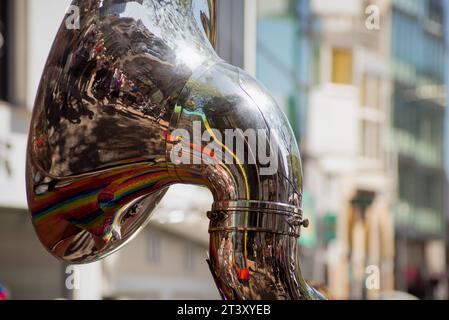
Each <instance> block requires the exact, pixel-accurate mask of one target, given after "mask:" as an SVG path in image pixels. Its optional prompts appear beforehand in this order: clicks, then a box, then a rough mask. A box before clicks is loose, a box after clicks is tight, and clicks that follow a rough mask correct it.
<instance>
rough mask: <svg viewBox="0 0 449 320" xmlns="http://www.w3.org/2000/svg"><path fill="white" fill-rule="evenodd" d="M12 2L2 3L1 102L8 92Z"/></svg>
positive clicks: (0, 44) (0, 29) (0, 7)
mask: <svg viewBox="0 0 449 320" xmlns="http://www.w3.org/2000/svg"><path fill="white" fill-rule="evenodd" d="M10 4H11V2H10V1H5V0H2V1H0V100H6V98H7V92H8V78H7V77H8V23H9V21H8V17H9V16H10V15H9V14H8V11H9V9H10Z"/></svg>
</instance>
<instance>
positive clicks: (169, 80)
mask: <svg viewBox="0 0 449 320" xmlns="http://www.w3.org/2000/svg"><path fill="white" fill-rule="evenodd" d="M73 4H74V5H77V6H79V7H80V12H81V28H80V30H73V29H68V28H67V27H66V25H65V23H63V24H62V26H61V28H60V30H59V32H58V35H57V37H56V40H55V43H54V45H53V48H52V50H51V53H50V56H49V58H48V62H47V65H46V68H45V71H44V74H43V76H42V80H41V84H40V88H39V92H38V96H37V98H36V104H35V108H34V113H33V120H32V124H31V130H30V137H29V143H28V159H27V192H28V202H29V208H30V212H31V217H32V221H33V224H34V226H35V229H36V231H37V233H38V235H39V238H40V240H41V241H42V243H43V244H44V246H45V247H46V248H47V249H48V250H49V251H50V252H51V253H52V254H53V255H54V256H56V257H58V258H60V259H63V260H65V261H69V262H71V263H88V262H93V261H96V260H98V259H101V258H103V257H105V256H107V255H109V254H111V253H112V252H114V251H116V250H118V249H119V248H120V247H121V246H123V245H124V244H125V243H126V242H127V241H129V240H130V239H131V238H132V237H133V236H134V235H136V234H137V232H138V231H139V230H140V229H141V228H143V227H144V226H145V224H146V223H147V222H148V220H149V219H150V217H151V212H152V211H153V209H154V208H155V206H156V205H157V203H158V202H159V200H160V199H161V198H162V197H163V196H164V194H165V192H166V190H167V188H168V187H169V186H170V185H173V184H176V183H184V184H196V185H202V186H205V187H208V188H209V189H210V190H211V192H212V194H213V196H214V199H215V204H214V206H213V208H212V210H211V211H210V212H209V213H208V217H209V218H210V219H211V222H210V257H209V260H208V262H209V266H210V269H211V271H212V274H213V277H214V279H215V281H216V284H217V286H218V288H219V290H220V292H221V294H222V297H223V298H225V299H311V298H322V297H321V295H320V294H318V293H317V292H316V291H315V290H314V289H312V288H310V287H309V286H308V285H307V284H306V283H305V282H304V280H303V278H302V276H301V272H300V268H299V261H298V256H299V252H298V241H297V240H298V237H299V233H300V228H301V226H302V225H306V221H304V220H303V217H302V213H301V210H300V208H301V201H302V199H301V195H302V172H301V160H300V155H299V150H298V147H297V143H296V140H295V137H294V135H293V133H292V130H291V128H290V125H289V123H288V120H287V119H286V117H285V115H284V114H283V113H282V111H281V110H280V108H279V107H278V106H277V105H276V103H275V102H274V100H273V99H272V98H271V97H270V96H269V94H268V93H267V92H266V91H265V90H264V89H263V88H262V87H261V86H260V85H259V84H258V82H257V81H256V80H254V79H253V78H251V77H250V76H249V75H247V74H246V73H245V72H244V71H242V70H240V69H238V68H236V67H233V66H231V65H228V64H226V63H225V62H223V61H222V60H221V59H219V58H218V57H217V55H216V54H215V52H214V50H213V46H212V45H211V42H212V43H214V42H215V14H216V9H215V2H214V1H213V0H174V1H165V0H136V1H126V0H103V1H99V0H79V1H74V2H73ZM209 40H210V41H209ZM198 123H199V126H200V129H201V131H202V132H208V133H209V134H210V138H211V142H212V143H214V144H215V146H217V145H218V146H219V147H220V148H222V150H223V152H224V154H225V157H227V158H230V159H231V160H233V161H230V162H229V163H228V162H227V161H226V162H223V161H218V160H216V159H215V158H216V157H214V155H213V153H212V152H211V151H210V149H208V146H209V145H210V143H205V142H204V141H199V142H198V141H193V143H187V141H186V140H185V139H184V137H183V136H180V135H179V134H178V133H179V132H180V131H179V130H182V132H185V133H187V134H192V135H193V136H195V130H196V128H195V124H198ZM228 129H239V130H241V132H246V130H259V131H261V132H265V136H266V137H267V139H268V140H269V142H270V146H273V145H274V146H276V147H277V149H278V152H277V153H272V154H275V157H276V159H275V160H276V161H275V162H276V164H277V170H276V171H275V172H273V173H270V174H262V173H263V172H264V171H266V170H267V166H266V164H265V165H263V164H261V163H260V161H259V160H258V159H255V157H254V155H255V154H256V152H257V151H256V150H254V147H253V146H252V145H250V144H249V143H247V142H248V141H247V140H243V141H244V142H245V143H246V144H247V145H246V148H245V153H244V156H245V158H247V157H249V158H251V157H253V159H252V160H254V161H253V162H251V161H245V159H241V158H239V155H236V154H235V153H233V152H232V150H231V149H229V148H228V147H227V146H226V145H223V144H222V143H221V141H219V139H217V136H216V134H215V133H216V132H219V133H224V132H225V131H226V130H228ZM270 132H275V134H272V135H270V134H269V133H270ZM183 144H184V145H185V146H186V147H191V148H192V150H193V153H189V154H186V155H185V156H186V157H187V158H189V159H191V160H193V161H192V163H194V164H180V163H176V162H174V161H172V157H171V155H172V154H173V151H174V150H177V148H179V147H180V146H182V145H183ZM184 150H187V148H186V149H182V152H184ZM205 155H206V156H207V157H209V158H212V161H209V162H207V163H205V162H203V161H195V160H198V159H202V158H204V157H205ZM249 158H248V159H249ZM251 163H252V164H251Z"/></svg>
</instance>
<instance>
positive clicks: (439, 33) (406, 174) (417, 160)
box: [391, 0, 447, 298]
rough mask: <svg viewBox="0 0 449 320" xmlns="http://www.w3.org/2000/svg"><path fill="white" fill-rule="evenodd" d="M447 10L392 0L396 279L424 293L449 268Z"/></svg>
mask: <svg viewBox="0 0 449 320" xmlns="http://www.w3.org/2000/svg"><path fill="white" fill-rule="evenodd" d="M445 10H446V8H445V3H444V1H439V0H429V1H393V3H392V8H391V20H392V32H391V34H392V36H391V45H392V50H391V52H392V73H393V74H392V78H393V82H394V88H393V99H392V101H393V136H392V139H393V143H392V146H393V147H394V148H395V150H396V153H397V155H398V157H397V170H398V173H397V195H398V201H397V202H396V205H395V208H394V210H395V217H396V221H395V224H396V252H397V266H396V282H397V286H398V287H401V288H407V289H409V290H410V291H411V292H412V293H415V294H416V295H418V296H420V297H426V298H433V297H435V294H436V293H435V292H433V291H434V288H433V287H436V286H438V284H441V282H445V281H444V277H445V276H446V270H445V227H444V221H445V215H444V211H445V210H444V197H445V193H444V192H445V191H444V185H445V178H444V177H445V172H444V161H443V153H444V152H443V151H444V149H443V146H444V121H445V120H444V119H445V112H446V87H445V84H446V79H445V77H446V74H445V73H446V67H447V64H446V61H447V51H446V50H447V49H446V46H447V44H446V38H447V34H446V32H445V30H446V28H445V27H444V18H445ZM429 282H430V283H431V284H429Z"/></svg>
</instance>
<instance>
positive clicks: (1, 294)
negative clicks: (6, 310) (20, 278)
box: [0, 284, 8, 301]
mask: <svg viewBox="0 0 449 320" xmlns="http://www.w3.org/2000/svg"><path fill="white" fill-rule="evenodd" d="M3 300H8V291H7V290H6V288H5V287H4V286H2V285H1V284H0V301H3Z"/></svg>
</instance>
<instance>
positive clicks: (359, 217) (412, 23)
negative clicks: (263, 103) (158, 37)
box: [257, 0, 446, 299]
mask: <svg viewBox="0 0 449 320" xmlns="http://www.w3.org/2000/svg"><path fill="white" fill-rule="evenodd" d="M258 5H259V6H258V15H259V18H258V38H257V41H258V42H257V50H258V55H257V61H258V66H257V75H258V77H259V79H260V80H262V81H263V82H264V83H265V84H266V85H267V87H268V88H269V89H270V90H271V91H273V92H275V94H276V98H277V100H278V102H279V103H280V105H281V106H283V107H284V110H285V111H286V113H287V114H288V115H289V116H290V118H291V119H292V124H293V125H294V127H295V130H296V133H297V135H298V138H299V140H300V142H301V151H302V157H303V161H304V171H305V197H304V212H305V215H307V216H308V217H311V219H312V221H313V222H314V225H315V228H313V227H312V230H309V231H306V232H305V239H302V240H301V241H302V244H303V246H304V247H305V248H304V250H303V251H304V259H303V260H305V261H306V262H305V263H304V264H305V266H306V275H307V276H308V277H310V278H313V279H317V280H319V281H322V282H324V283H326V284H327V285H328V287H329V289H330V290H331V292H332V293H333V295H334V296H335V297H337V298H356V299H359V298H365V297H368V298H376V297H377V296H378V295H379V294H380V292H381V291H392V290H394V289H398V290H403V291H411V292H413V293H415V294H417V295H419V296H420V297H427V298H431V297H437V296H438V297H443V296H444V294H442V292H444V291H445V290H444V285H443V286H442V289H443V290H439V292H440V293H439V294H438V293H437V290H434V289H435V286H436V285H435V283H436V281H437V279H438V280H439V282H440V284H442V283H443V282H444V281H443V280H444V277H445V276H446V270H445V269H446V265H445V253H444V248H445V243H444V237H445V232H444V227H443V226H444V214H443V213H444V205H443V199H444V193H443V192H444V189H443V185H444V171H443V166H442V164H443V156H442V155H443V150H444V146H443V136H444V135H443V131H444V130H443V124H444V118H445V117H444V114H445V107H444V106H445V95H444V90H445V78H444V72H445V69H446V64H445V57H446V51H445V47H444V43H445V32H444V30H445V29H444V28H443V16H444V9H445V8H444V6H443V1H433V0H432V1H419V0H418V1H386V0H384V1H362V0H351V1H333V2H330V1H324V0H292V1H288V0H285V1H276V2H272V1H264V0H262V1H259V2H258ZM317 235H318V236H317ZM418 270H419V271H418ZM377 272H379V276H380V283H379V285H380V286H379V287H380V290H367V285H366V280H369V279H370V277H369V276H370V275H372V274H376V273H377ZM418 272H419V273H420V274H421V275H422V278H421V279H422V281H423V283H422V284H421V285H422V286H424V287H425V289H423V290H424V291H425V292H417V291H416V290H415V288H414V287H413V284H412V283H411V282H413V281H416V277H417V274H418ZM413 277H415V278H413ZM374 287H376V286H374Z"/></svg>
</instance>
